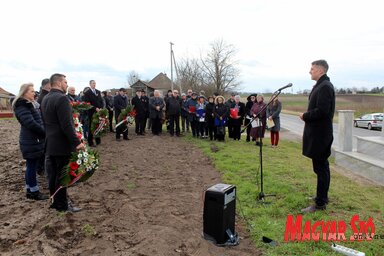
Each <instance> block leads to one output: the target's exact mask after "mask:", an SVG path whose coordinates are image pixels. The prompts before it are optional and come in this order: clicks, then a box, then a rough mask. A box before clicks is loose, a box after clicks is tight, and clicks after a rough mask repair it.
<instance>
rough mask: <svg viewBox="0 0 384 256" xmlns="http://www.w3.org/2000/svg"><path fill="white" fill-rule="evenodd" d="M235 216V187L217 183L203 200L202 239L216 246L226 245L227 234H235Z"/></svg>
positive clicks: (207, 191)
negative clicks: (210, 241)
mask: <svg viewBox="0 0 384 256" xmlns="http://www.w3.org/2000/svg"><path fill="white" fill-rule="evenodd" d="M235 215H236V187H235V186H233V185H228V184H221V183H219V184H216V185H213V186H212V187H210V188H208V189H207V190H206V191H205V198H204V214H203V225H204V227H203V232H204V238H205V239H208V240H212V241H213V242H214V243H216V244H224V243H226V242H227V241H228V239H230V237H229V234H235ZM228 229H229V231H230V232H229V234H228V231H227V230H228Z"/></svg>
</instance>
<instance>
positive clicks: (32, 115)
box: [14, 98, 45, 159]
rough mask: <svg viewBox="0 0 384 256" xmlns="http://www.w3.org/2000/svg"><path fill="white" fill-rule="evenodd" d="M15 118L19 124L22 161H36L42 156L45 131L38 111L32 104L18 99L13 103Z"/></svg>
mask: <svg viewBox="0 0 384 256" xmlns="http://www.w3.org/2000/svg"><path fill="white" fill-rule="evenodd" d="M14 112H15V116H16V118H17V120H18V121H19V123H20V124H21V129H20V137H19V143H20V149H21V153H22V154H23V158H24V159H36V158H40V157H42V156H43V155H44V138H45V129H44V124H43V120H42V118H41V115H40V110H39V109H36V108H35V107H34V105H33V103H32V102H30V101H27V100H26V99H22V98H19V99H18V100H17V102H16V103H15V108H14Z"/></svg>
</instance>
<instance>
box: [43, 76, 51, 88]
mask: <svg viewBox="0 0 384 256" xmlns="http://www.w3.org/2000/svg"><path fill="white" fill-rule="evenodd" d="M49 83H50V82H49V78H45V79H43V81H41V86H42V87H44V86H46V85H47V84H49Z"/></svg>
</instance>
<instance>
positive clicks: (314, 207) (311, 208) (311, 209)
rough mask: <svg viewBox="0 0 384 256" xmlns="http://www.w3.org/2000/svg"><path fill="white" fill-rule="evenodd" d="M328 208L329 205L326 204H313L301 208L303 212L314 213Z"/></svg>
mask: <svg viewBox="0 0 384 256" xmlns="http://www.w3.org/2000/svg"><path fill="white" fill-rule="evenodd" d="M326 209H327V206H326V205H321V206H319V205H316V204H314V205H311V206H309V207H307V208H304V209H301V212H302V213H313V212H316V211H323V210H326Z"/></svg>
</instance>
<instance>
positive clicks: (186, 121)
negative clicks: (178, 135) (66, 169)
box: [181, 116, 189, 132]
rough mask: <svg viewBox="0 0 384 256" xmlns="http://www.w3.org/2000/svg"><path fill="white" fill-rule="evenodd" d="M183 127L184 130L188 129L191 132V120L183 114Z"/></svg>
mask: <svg viewBox="0 0 384 256" xmlns="http://www.w3.org/2000/svg"><path fill="white" fill-rule="evenodd" d="M181 129H182V131H183V132H185V131H188V132H189V121H188V117H186V116H181Z"/></svg>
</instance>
